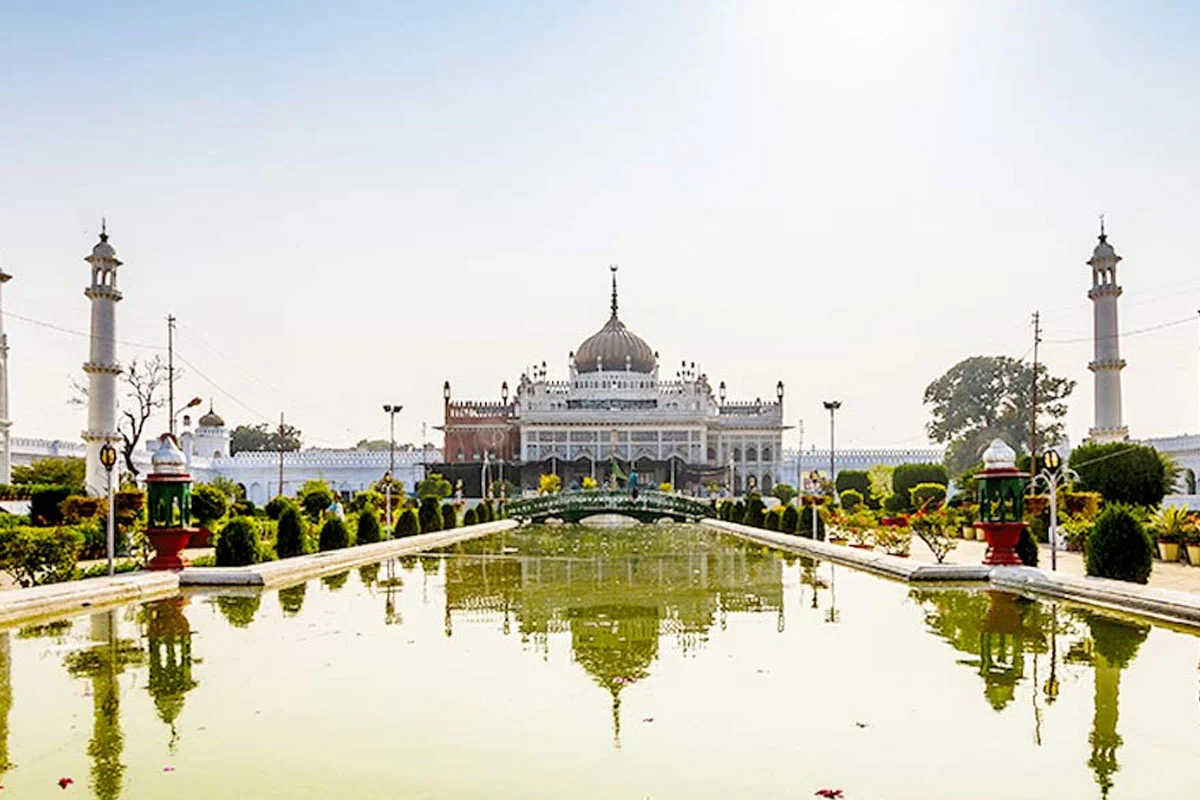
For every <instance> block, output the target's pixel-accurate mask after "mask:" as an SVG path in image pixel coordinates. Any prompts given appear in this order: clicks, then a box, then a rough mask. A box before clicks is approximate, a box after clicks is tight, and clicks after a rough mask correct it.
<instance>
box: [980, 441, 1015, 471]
mask: <svg viewBox="0 0 1200 800" xmlns="http://www.w3.org/2000/svg"><path fill="white" fill-rule="evenodd" d="M1016 465H1017V453H1016V451H1015V450H1013V449H1012V448H1011V447H1009V446H1008V444H1007V443H1006V442H1005V441H1004V440H1003V439H993V440H992V443H991V444H990V445H988V449H987V450H986V451H984V454H983V468H984V469H1012V468H1014V467H1016Z"/></svg>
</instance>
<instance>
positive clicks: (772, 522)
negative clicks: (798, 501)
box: [763, 507, 782, 531]
mask: <svg viewBox="0 0 1200 800" xmlns="http://www.w3.org/2000/svg"><path fill="white" fill-rule="evenodd" d="M781 511H782V509H780V508H779V507H776V508H772V509H771V510H770V511H768V512H767V515H766V516H765V517H764V518H763V527H764V528H766V529H767V530H769V531H777V530H779V514H780V512H781Z"/></svg>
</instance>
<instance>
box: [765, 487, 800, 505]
mask: <svg viewBox="0 0 1200 800" xmlns="http://www.w3.org/2000/svg"><path fill="white" fill-rule="evenodd" d="M771 494H772V495H773V496H774V497H775V498H776V499H778V500H779V502H780V503H782V504H783V505H785V506H786V505H788V504H789V503H791V502H792V500H794V499H795V497H796V487H794V486H792V485H791V484H790V483H777V484H775V487H774V488H773V489H771Z"/></svg>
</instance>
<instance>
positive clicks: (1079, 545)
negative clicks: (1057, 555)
mask: <svg viewBox="0 0 1200 800" xmlns="http://www.w3.org/2000/svg"><path fill="white" fill-rule="evenodd" d="M1091 532H1092V523H1091V522H1089V521H1088V520H1086V519H1085V518H1083V517H1082V516H1078V517H1070V516H1069V517H1067V518H1066V519H1065V520H1063V521H1062V522H1060V523H1059V524H1058V537H1059V539H1060V540H1061V541H1062V542H1064V543H1065V544H1066V546H1067V551H1068V552H1071V553H1079V552H1082V551H1083V545H1084V542H1086V541H1087V538H1088V534H1090V533H1091Z"/></svg>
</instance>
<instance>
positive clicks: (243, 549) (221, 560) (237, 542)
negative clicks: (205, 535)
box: [217, 517, 262, 567]
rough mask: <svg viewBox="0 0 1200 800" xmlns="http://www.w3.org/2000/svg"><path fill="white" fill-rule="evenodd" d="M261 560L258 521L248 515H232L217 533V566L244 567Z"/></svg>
mask: <svg viewBox="0 0 1200 800" xmlns="http://www.w3.org/2000/svg"><path fill="white" fill-rule="evenodd" d="M260 560H262V553H261V551H260V550H259V543H258V523H256V522H255V521H254V520H253V519H251V518H250V517H234V518H233V519H231V520H229V522H226V523H225V527H223V528H221V532H220V533H219V534H217V566H218V567H245V566H249V565H250V564H257V563H258V562H259V561H260Z"/></svg>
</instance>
